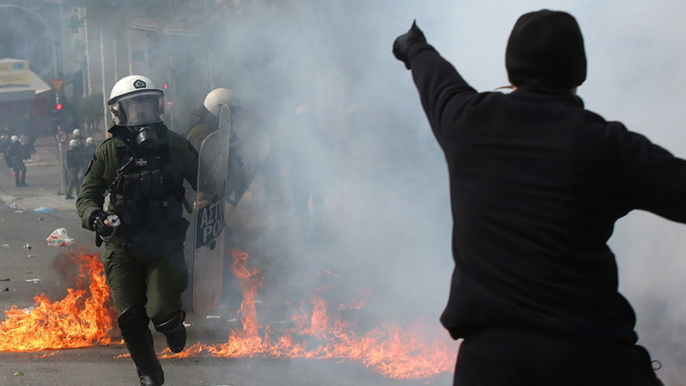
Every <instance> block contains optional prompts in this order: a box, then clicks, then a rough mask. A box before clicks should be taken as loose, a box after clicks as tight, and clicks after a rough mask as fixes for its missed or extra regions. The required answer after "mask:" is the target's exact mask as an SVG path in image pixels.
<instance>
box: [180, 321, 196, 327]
mask: <svg viewBox="0 0 686 386" xmlns="http://www.w3.org/2000/svg"><path fill="white" fill-rule="evenodd" d="M183 326H184V327H193V326H195V324H191V323H186V322H183Z"/></svg>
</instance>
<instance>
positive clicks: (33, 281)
mask: <svg viewBox="0 0 686 386" xmlns="http://www.w3.org/2000/svg"><path fill="white" fill-rule="evenodd" d="M26 281H27V282H29V283H38V282H39V281H40V279H26Z"/></svg>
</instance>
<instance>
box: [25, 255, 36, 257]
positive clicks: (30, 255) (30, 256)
mask: <svg viewBox="0 0 686 386" xmlns="http://www.w3.org/2000/svg"><path fill="white" fill-rule="evenodd" d="M26 257H36V255H28V256H26Z"/></svg>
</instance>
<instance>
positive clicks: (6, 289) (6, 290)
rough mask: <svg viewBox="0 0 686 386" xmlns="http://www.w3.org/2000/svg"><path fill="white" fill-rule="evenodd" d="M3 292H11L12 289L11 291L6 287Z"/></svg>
mask: <svg viewBox="0 0 686 386" xmlns="http://www.w3.org/2000/svg"><path fill="white" fill-rule="evenodd" d="M2 291H3V292H10V289H9V288H7V287H5V289H4V290H2Z"/></svg>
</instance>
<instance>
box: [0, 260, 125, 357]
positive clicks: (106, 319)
mask: <svg viewBox="0 0 686 386" xmlns="http://www.w3.org/2000/svg"><path fill="white" fill-rule="evenodd" d="M68 257H69V259H70V260H71V261H72V262H74V263H76V264H77V265H78V267H79V275H78V279H77V283H76V289H72V288H69V289H68V290H67V296H66V297H65V298H64V299H62V300H61V301H59V302H54V303H53V302H52V301H50V299H48V298H47V297H46V296H45V295H44V294H40V295H38V296H36V297H34V298H33V300H34V302H35V306H33V307H30V308H26V309H21V308H18V307H17V306H12V308H11V309H10V310H9V311H5V316H6V319H5V320H4V321H3V322H2V323H0V351H39V350H52V349H63V348H80V347H90V346H94V345H108V344H110V343H112V336H111V335H110V332H111V331H112V330H113V328H114V320H115V316H114V315H116V311H115V310H114V308H112V307H109V308H107V307H105V306H104V305H105V304H108V302H109V300H110V290H109V287H108V286H107V285H106V283H105V276H104V274H103V271H104V267H103V265H102V264H101V263H100V261H99V260H98V255H95V254H80V255H75V254H72V255H70V256H68ZM84 279H88V286H87V287H86V284H85V283H84Z"/></svg>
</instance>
